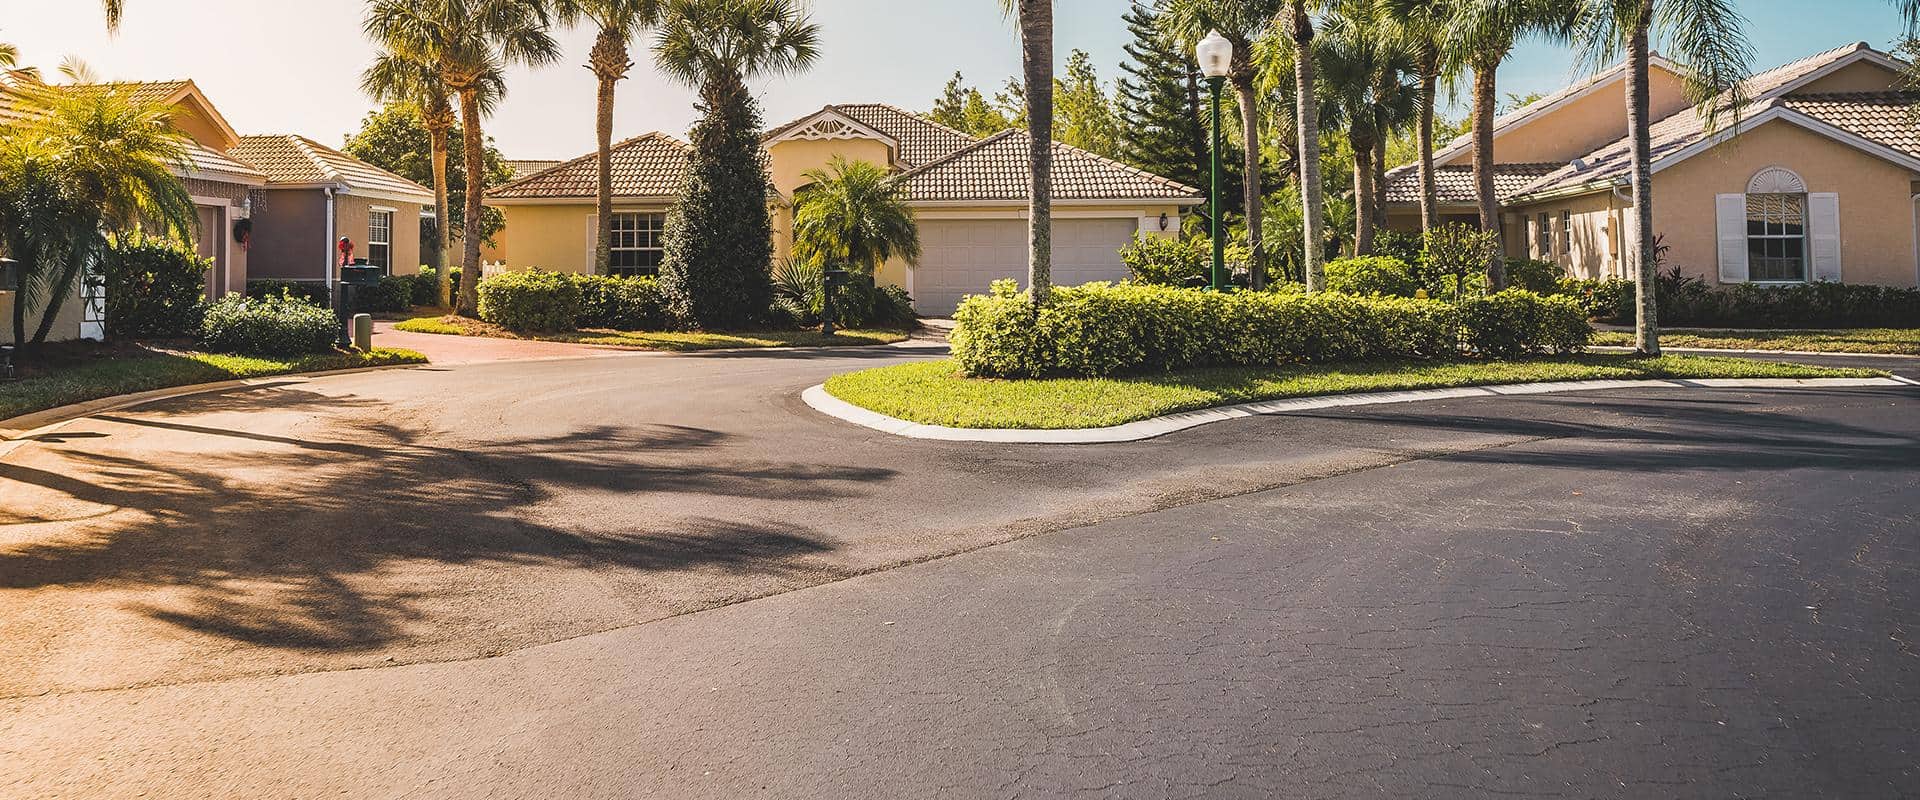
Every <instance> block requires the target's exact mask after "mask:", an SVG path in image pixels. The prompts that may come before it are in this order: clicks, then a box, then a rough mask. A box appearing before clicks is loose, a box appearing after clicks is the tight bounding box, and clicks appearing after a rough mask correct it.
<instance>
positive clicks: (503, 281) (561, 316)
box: [479, 269, 581, 331]
mask: <svg viewBox="0 0 1920 800" xmlns="http://www.w3.org/2000/svg"><path fill="white" fill-rule="evenodd" d="M479 292H480V318H481V319H483V320H486V321H488V322H491V323H493V324H495V325H499V326H501V327H503V328H506V329H508V330H514V331H570V330H573V329H574V328H575V327H576V326H577V322H578V320H579V319H580V309H581V306H580V285H579V284H578V283H575V282H574V280H573V278H572V277H571V276H568V275H563V274H561V273H558V272H547V271H546V270H540V269H531V270H527V271H525V272H506V273H502V274H499V275H495V276H493V277H491V278H486V279H484V280H482V281H480V286H479Z"/></svg>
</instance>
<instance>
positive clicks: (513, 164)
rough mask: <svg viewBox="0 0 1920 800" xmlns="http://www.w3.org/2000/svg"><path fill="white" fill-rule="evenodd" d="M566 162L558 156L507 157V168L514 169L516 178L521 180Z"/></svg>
mask: <svg viewBox="0 0 1920 800" xmlns="http://www.w3.org/2000/svg"><path fill="white" fill-rule="evenodd" d="M565 163H567V162H565V161H561V160H560V159H557V158H555V159H545V158H509V159H507V169H510V170H513V178H514V180H519V179H521V178H524V177H527V176H528V175H532V174H533V173H536V172H545V171H547V170H550V169H553V168H554V167H557V166H560V165H561V164H565Z"/></svg>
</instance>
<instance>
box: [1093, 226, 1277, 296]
mask: <svg viewBox="0 0 1920 800" xmlns="http://www.w3.org/2000/svg"><path fill="white" fill-rule="evenodd" d="M1222 260H1223V261H1225V262H1226V263H1225V266H1226V271H1227V275H1226V276H1225V278H1226V280H1227V281H1228V282H1229V283H1231V282H1233V281H1234V280H1235V279H1236V275H1237V279H1238V281H1239V282H1240V283H1241V284H1244V283H1245V282H1246V276H1245V270H1246V265H1247V248H1246V246H1245V245H1242V244H1238V243H1234V242H1229V243H1228V244H1227V247H1226V252H1225V254H1224V258H1223V259H1222ZM1120 261H1121V263H1123V264H1126V265H1127V271H1128V272H1129V273H1130V274H1131V275H1132V277H1131V278H1129V279H1128V280H1129V282H1132V283H1144V284H1150V285H1154V286H1188V287H1195V286H1209V285H1212V282H1213V275H1212V273H1213V242H1212V240H1211V239H1208V238H1207V237H1205V236H1189V237H1186V238H1176V237H1171V236H1143V237H1141V238H1139V239H1136V240H1134V241H1132V242H1129V243H1128V244H1127V246H1125V247H1122V248H1120Z"/></svg>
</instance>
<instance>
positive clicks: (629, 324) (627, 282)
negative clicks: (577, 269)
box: [568, 274, 675, 331]
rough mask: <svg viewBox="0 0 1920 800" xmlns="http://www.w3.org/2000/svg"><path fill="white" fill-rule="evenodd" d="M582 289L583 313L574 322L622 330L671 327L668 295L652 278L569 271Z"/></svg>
mask: <svg viewBox="0 0 1920 800" xmlns="http://www.w3.org/2000/svg"><path fill="white" fill-rule="evenodd" d="M568 277H569V278H571V279H572V280H573V283H574V285H575V286H576V287H578V288H579V290H580V313H579V316H578V317H576V318H575V319H574V323H575V324H576V325H577V326H579V327H582V328H612V329H614V330H622V331H664V330H672V329H673V328H674V327H675V325H674V320H673V316H672V315H671V314H668V313H667V298H666V296H665V295H664V294H662V293H661V292H660V283H659V281H656V280H654V279H652V278H645V277H630V278H629V277H620V276H617V275H577V274H576V275H569V276H568Z"/></svg>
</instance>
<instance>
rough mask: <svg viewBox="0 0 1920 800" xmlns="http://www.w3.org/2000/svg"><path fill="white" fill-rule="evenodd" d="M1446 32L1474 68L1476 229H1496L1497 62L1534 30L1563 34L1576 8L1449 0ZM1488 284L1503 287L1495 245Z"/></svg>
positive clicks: (1559, 1) (1534, 1) (1535, 0)
mask: <svg viewBox="0 0 1920 800" xmlns="http://www.w3.org/2000/svg"><path fill="white" fill-rule="evenodd" d="M1453 11H1454V13H1453V15H1452V18H1451V20H1450V22H1449V37H1450V38H1451V40H1452V41H1453V42H1454V44H1455V46H1456V47H1458V48H1459V52H1460V53H1462V54H1463V58H1462V62H1463V63H1464V65H1465V66H1466V67H1467V68H1469V69H1471V70H1473V182H1474V192H1475V194H1477V195H1478V196H1479V198H1480V229H1481V230H1484V231H1493V232H1495V233H1498V232H1499V231H1500V229H1501V228H1500V197H1499V195H1498V194H1496V193H1495V191H1496V190H1495V188H1494V182H1493V177H1494V167H1495V164H1496V162H1495V161H1494V156H1493V123H1494V109H1495V106H1494V104H1495V102H1496V101H1497V100H1498V97H1499V94H1498V87H1497V86H1496V84H1495V77H1496V74H1497V73H1498V72H1499V69H1500V64H1501V63H1502V62H1504V61H1506V60H1507V56H1508V55H1511V54H1512V53H1513V48H1514V45H1516V44H1518V43H1519V42H1520V41H1521V40H1522V39H1524V38H1526V37H1528V36H1533V35H1549V36H1564V35H1566V34H1568V33H1569V32H1570V30H1571V28H1572V26H1573V23H1574V15H1575V14H1576V13H1577V8H1576V6H1575V4H1574V3H1573V2H1569V1H1568V0H1463V2H1459V3H1456V4H1454V9H1453ZM1487 285H1488V288H1490V289H1492V290H1493V291H1499V290H1501V289H1504V288H1506V285H1507V269H1506V257H1505V254H1504V253H1503V252H1502V251H1501V249H1500V248H1495V249H1494V250H1493V251H1492V252H1491V253H1490V254H1489V255H1488V257H1487Z"/></svg>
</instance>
